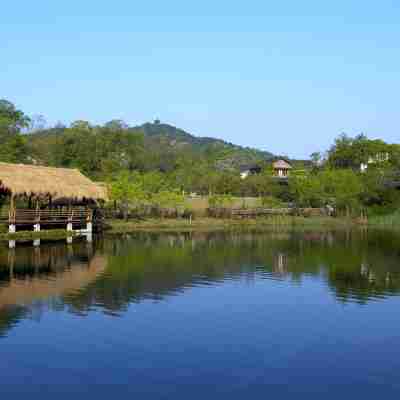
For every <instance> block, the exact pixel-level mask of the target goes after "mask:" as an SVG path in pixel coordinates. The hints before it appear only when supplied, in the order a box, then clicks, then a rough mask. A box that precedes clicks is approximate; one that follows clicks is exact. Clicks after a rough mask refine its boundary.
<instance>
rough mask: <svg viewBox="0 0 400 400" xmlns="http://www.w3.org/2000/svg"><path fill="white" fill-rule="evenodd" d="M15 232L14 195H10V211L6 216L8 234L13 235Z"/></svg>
mask: <svg viewBox="0 0 400 400" xmlns="http://www.w3.org/2000/svg"><path fill="white" fill-rule="evenodd" d="M16 231H17V229H16V226H15V206H14V195H13V194H12V195H11V200H10V211H9V215H8V232H9V233H15V232H16Z"/></svg>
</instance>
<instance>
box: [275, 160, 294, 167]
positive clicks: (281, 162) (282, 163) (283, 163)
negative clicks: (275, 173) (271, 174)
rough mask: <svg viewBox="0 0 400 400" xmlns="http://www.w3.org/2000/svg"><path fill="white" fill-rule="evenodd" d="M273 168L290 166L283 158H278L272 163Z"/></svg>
mask: <svg viewBox="0 0 400 400" xmlns="http://www.w3.org/2000/svg"><path fill="white" fill-rule="evenodd" d="M272 167H273V168H274V169H292V166H291V165H290V164H289V163H288V162H287V161H285V160H278V161H275V162H274V163H273V164H272Z"/></svg>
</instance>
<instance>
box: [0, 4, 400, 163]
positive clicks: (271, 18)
mask: <svg viewBox="0 0 400 400" xmlns="http://www.w3.org/2000/svg"><path fill="white" fill-rule="evenodd" d="M399 21H400V2H399V1H388V0H380V1H375V0H374V1H368V0H364V1H358V0H354V1H349V0H347V1H344V0H336V1H332V2H326V1H307V0H304V1H284V0H282V1H267V0H264V1H257V0H247V1H234V0H230V1H228V0H219V1H215V0H214V1H211V0H202V1H201V2H194V1H193V2H192V1H187V0H186V1H178V0H170V1H151V0H148V1H146V2H142V1H135V0H114V1H109V0H107V1H102V0H97V1H94V0H85V1H82V0H80V1H78V0H69V1H54V0H51V1H50V0H36V1H30V0H26V1H22V0H20V1H17V0H16V1H13V2H11V1H10V2H4V4H2V5H1V10H0V57H1V59H0V97H2V98H7V99H9V100H11V101H13V102H14V103H15V104H16V105H17V106H18V107H20V108H22V109H23V110H24V111H25V112H27V113H28V114H30V115H32V114H43V115H45V116H46V118H47V120H48V121H49V122H50V123H55V122H56V121H59V120H60V121H63V122H66V123H69V122H71V121H73V120H76V119H86V120H90V121H92V122H94V123H103V122H106V121H108V120H110V119H114V118H121V119H124V120H125V121H126V122H128V123H129V124H132V125H136V124H140V123H143V122H146V121H151V120H153V119H155V118H160V119H161V121H163V122H168V123H171V124H174V125H177V126H178V127H181V128H183V129H186V130H188V131H190V132H192V133H194V134H196V135H201V136H215V137H220V138H223V139H226V140H228V141H231V142H234V143H237V144H241V145H247V146H253V147H258V148H261V149H265V150H270V151H273V152H275V153H279V154H287V155H289V156H293V157H308V156H309V155H310V154H311V153H312V152H313V151H319V150H321V151H322V150H326V149H327V148H328V146H329V145H330V144H331V143H332V141H333V139H334V138H335V136H337V135H338V134H340V133H341V132H347V133H349V134H358V133H360V132H364V133H366V134H367V135H368V136H370V137H372V138H374V137H380V138H383V139H385V140H387V141H389V142H399V138H400V135H399V132H398V125H399V115H400V113H399V111H398V107H399V94H400V73H399V71H400V51H399V46H400V24H399Z"/></svg>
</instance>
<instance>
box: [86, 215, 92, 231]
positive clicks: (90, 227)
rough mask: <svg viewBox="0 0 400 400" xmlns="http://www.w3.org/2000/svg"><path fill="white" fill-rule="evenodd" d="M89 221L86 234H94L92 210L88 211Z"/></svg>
mask: <svg viewBox="0 0 400 400" xmlns="http://www.w3.org/2000/svg"><path fill="white" fill-rule="evenodd" d="M87 213H88V215H87V219H86V232H88V233H92V232H93V222H92V221H93V216H92V210H88V211H87Z"/></svg>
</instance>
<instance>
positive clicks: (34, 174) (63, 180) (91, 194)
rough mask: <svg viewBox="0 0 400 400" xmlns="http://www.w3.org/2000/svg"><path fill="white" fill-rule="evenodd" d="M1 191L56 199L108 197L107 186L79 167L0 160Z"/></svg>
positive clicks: (97, 198) (16, 194) (98, 198)
mask: <svg viewBox="0 0 400 400" xmlns="http://www.w3.org/2000/svg"><path fill="white" fill-rule="evenodd" d="M0 190H6V191H9V192H11V193H12V194H13V195H15V196H23V195H26V196H37V197H43V196H51V197H52V198H53V199H60V198H68V199H84V198H85V199H92V200H102V199H106V192H105V190H104V188H102V187H100V186H98V185H96V184H95V183H94V182H92V181H91V180H90V179H89V178H87V177H86V176H84V175H82V174H81V173H80V172H79V171H78V170H77V169H68V168H52V167H39V166H35V165H25V164H7V163H2V162H0Z"/></svg>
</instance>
